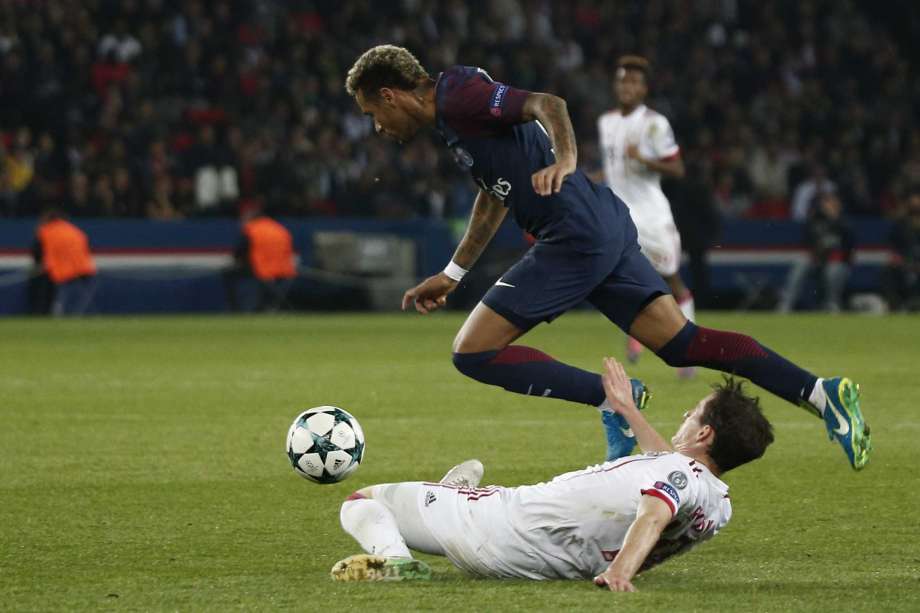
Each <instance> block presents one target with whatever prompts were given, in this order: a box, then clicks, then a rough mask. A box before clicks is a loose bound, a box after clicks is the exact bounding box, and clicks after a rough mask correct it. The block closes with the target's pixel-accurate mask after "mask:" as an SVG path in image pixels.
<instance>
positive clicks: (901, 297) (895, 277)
mask: <svg viewBox="0 0 920 613" xmlns="http://www.w3.org/2000/svg"><path fill="white" fill-rule="evenodd" d="M890 244H891V251H892V254H891V262H890V263H889V265H888V269H887V270H886V271H885V282H884V285H885V289H886V292H885V293H886V294H887V298H888V304H889V305H890V306H891V308H892V309H895V310H917V309H920V187H915V188H914V189H913V190H912V191H911V193H910V194H909V195H908V197H907V201H906V203H905V205H904V210H903V213H902V215H901V216H900V217H899V218H897V219H896V220H895V225H894V227H893V228H892V231H891V237H890Z"/></svg>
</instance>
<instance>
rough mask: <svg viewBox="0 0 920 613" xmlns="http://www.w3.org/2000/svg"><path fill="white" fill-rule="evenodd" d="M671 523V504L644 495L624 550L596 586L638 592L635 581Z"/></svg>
mask: <svg viewBox="0 0 920 613" xmlns="http://www.w3.org/2000/svg"><path fill="white" fill-rule="evenodd" d="M670 521H671V509H670V508H669V507H668V505H667V503H665V502H664V501H663V500H661V499H659V498H656V497H654V496H642V500H641V501H640V502H639V510H638V512H637V513H636V519H635V521H633V523H632V525H631V526H630V527H629V530H628V531H627V532H626V538H625V539H624V541H623V547H622V549H620V552H619V553H618V554H617V557H616V558H614V560H613V562H612V563H611V564H610V566H609V567H607V570H605V571H604V572H603V573H601V574H600V575H598V576H597V577H595V578H594V583H595V584H596V585H598V586H601V587H603V586H605V585H606V586H607V587H608V588H609V589H610V590H611V591H613V592H635V591H636V588H635V586H633V584H632V578H633V577H634V576H635V575H636V572H637V571H638V570H639V568H640V567H641V566H642V563H643V562H645V558H647V557H648V554H649V552H650V551H651V550H652V548H653V547H654V546H655V544H656V543H657V542H658V539H659V538H660V537H661V533H662V531H663V530H664V528H665V526H667V525H668V522H670Z"/></svg>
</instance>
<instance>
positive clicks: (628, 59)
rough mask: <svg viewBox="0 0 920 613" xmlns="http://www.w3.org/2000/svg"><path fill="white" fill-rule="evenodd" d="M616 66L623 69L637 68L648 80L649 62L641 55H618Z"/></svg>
mask: <svg viewBox="0 0 920 613" xmlns="http://www.w3.org/2000/svg"><path fill="white" fill-rule="evenodd" d="M617 68H618V69H619V68H622V69H623V70H638V71H639V72H641V73H642V74H643V75H644V76H645V80H646V81H648V74H649V63H648V60H647V59H645V58H644V57H642V56H641V55H624V56H622V57H620V59H619V60H617Z"/></svg>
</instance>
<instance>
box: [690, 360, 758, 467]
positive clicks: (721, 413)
mask: <svg viewBox="0 0 920 613" xmlns="http://www.w3.org/2000/svg"><path fill="white" fill-rule="evenodd" d="M713 389H714V390H715V393H714V395H713V396H712V398H710V399H709V401H708V402H707V403H706V405H705V407H704V408H703V414H702V416H701V417H700V423H701V424H703V425H704V426H709V427H711V428H712V429H713V431H714V432H715V439H714V440H713V442H712V446H711V447H710V448H709V457H711V458H712V459H713V461H714V462H715V463H716V464H717V465H718V467H719V469H720V470H721V471H722V472H726V471H729V470H731V469H733V468H735V467H736V466H741V465H742V464H746V463H748V462H750V461H751V460H756V459H757V458H759V457H761V456H762V455H763V454H764V452H765V451H766V450H767V446H768V445H770V443H772V442H773V426H771V425H770V422H769V421H767V418H766V417H764V414H763V411H762V410H761V408H760V399H758V398H756V397H754V396H747V395H745V393H744V389H743V388H742V382H741V381H736V380H735V379H734V378H732V377H728V376H726V377H725V378H724V379H723V380H722V383H720V384H716V385H714V386H713Z"/></svg>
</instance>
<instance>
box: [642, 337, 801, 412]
mask: <svg viewBox="0 0 920 613" xmlns="http://www.w3.org/2000/svg"><path fill="white" fill-rule="evenodd" d="M658 357H660V358H661V359H662V360H664V361H665V362H666V363H667V364H668V365H669V366H704V367H706V368H712V369H715V370H721V371H723V372H727V373H732V374H737V375H740V376H742V377H745V378H747V379H750V380H751V381H752V382H754V383H755V384H757V385H759V386H760V387H762V388H764V389H765V390H767V391H768V392H772V393H774V394H776V395H777V396H779V397H780V398H782V399H784V400H787V401H789V402H791V403H792V404H799V403H801V402H803V401H805V402H807V401H808V397H809V395H810V394H811V390H812V388H814V386H815V383H816V382H817V380H818V378H817V377H815V376H814V375H813V374H811V373H810V372H808V371H806V370H803V369H801V368H799V367H798V366H796V365H795V364H793V363H792V362H790V361H789V360H787V359H786V358H784V357H782V356H780V355H778V354H776V353H774V352H773V351H771V350H770V349H768V348H767V347H764V346H763V345H761V344H760V343H758V342H757V341H756V340H754V339H753V338H751V337H750V336H746V335H744V334H738V333H736V332H724V331H722V330H711V329H709V328H703V327H701V326H697V325H696V324H694V323H693V322H692V321H688V322H687V325H685V326H684V327H683V329H681V331H680V332H678V333H677V335H676V336H675V337H674V338H672V339H671V340H670V341H668V344H667V345H665V346H664V347H662V348H661V349H660V350H659V351H658Z"/></svg>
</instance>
